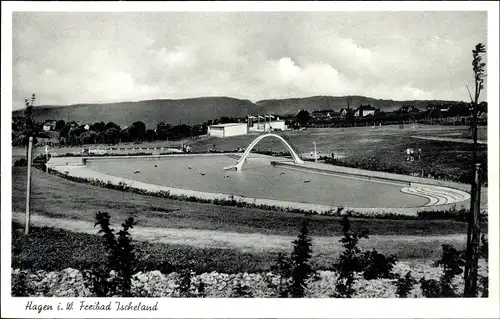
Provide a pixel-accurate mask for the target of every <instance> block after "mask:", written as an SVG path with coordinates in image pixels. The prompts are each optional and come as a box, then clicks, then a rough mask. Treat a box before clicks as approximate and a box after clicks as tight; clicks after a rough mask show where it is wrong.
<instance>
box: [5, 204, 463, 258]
mask: <svg viewBox="0 0 500 319" xmlns="http://www.w3.org/2000/svg"><path fill="white" fill-rule="evenodd" d="M24 216H25V215H24V214H23V213H20V212H14V213H13V214H12V219H13V220H15V221H17V222H19V223H23V224H24V221H25V217H24ZM30 220H31V224H32V225H36V226H41V227H43V226H47V227H55V228H62V229H66V230H69V231H74V232H82V233H87V234H93V235H95V234H97V231H98V229H97V228H94V223H92V222H89V221H83V220H75V219H63V218H53V217H47V216H42V215H32V216H31V219H30ZM112 227H113V228H115V229H118V228H120V226H119V225H118V224H113V225H112ZM130 233H131V235H132V236H133V238H134V239H135V240H138V241H143V242H150V243H160V244H178V245H190V246H195V247H200V248H236V249H239V250H241V251H244V252H245V251H246V252H250V251H252V252H259V251H282V250H290V249H291V248H292V241H293V240H295V239H296V237H294V236H282V235H265V234H260V233H235V232H222V231H216V230H200V229H190V228H187V229H180V228H156V227H142V226H137V227H134V228H133V229H132V230H131V231H130ZM340 238H341V237H340V236H331V237H313V244H314V246H315V250H317V251H325V250H326V251H329V252H340V251H341V250H342V246H341V245H340V243H339V240H340ZM465 241H466V235H465V234H452V235H445V236H416V235H373V236H370V239H369V240H368V241H366V242H365V243H360V245H361V246H364V248H367V249H372V248H376V249H378V250H380V249H382V250H386V249H390V248H391V247H398V248H401V247H405V248H406V249H411V248H410V247H418V246H419V245H422V244H426V243H427V244H433V245H434V243H435V245H436V246H437V247H439V245H441V244H444V243H452V244H454V245H463V244H465ZM384 248H385V249H384Z"/></svg>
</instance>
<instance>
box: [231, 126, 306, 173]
mask: <svg viewBox="0 0 500 319" xmlns="http://www.w3.org/2000/svg"><path fill="white" fill-rule="evenodd" d="M266 137H276V138H277V139H279V140H280V141H281V142H283V144H284V145H285V146H286V148H287V149H288V151H290V154H291V155H292V158H293V161H294V162H295V163H297V164H303V163H304V161H303V160H302V159H301V158H300V156H299V154H297V153H296V152H295V151H294V149H293V147H292V145H291V144H290V142H289V141H287V140H286V139H285V138H283V137H282V136H280V135H277V134H273V133H267V134H263V135H260V136H259V137H257V138H256V139H255V140H253V142H252V143H250V145H248V147H247V149H246V150H245V153H243V155H242V156H241V157H240V159H239V160H238V162H236V164H233V165H231V166H228V167H224V169H226V170H229V169H236V170H237V171H239V170H241V167H242V166H243V163H245V160H246V159H247V157H248V154H250V152H251V151H252V149H253V148H254V147H255V145H257V143H259V142H260V141H261V140H262V139H264V138H266Z"/></svg>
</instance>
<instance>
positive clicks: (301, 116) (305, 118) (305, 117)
mask: <svg viewBox="0 0 500 319" xmlns="http://www.w3.org/2000/svg"><path fill="white" fill-rule="evenodd" d="M310 120H311V115H310V114H309V112H308V111H307V110H301V111H299V113H297V122H299V123H300V125H302V126H307V123H309V121H310Z"/></svg>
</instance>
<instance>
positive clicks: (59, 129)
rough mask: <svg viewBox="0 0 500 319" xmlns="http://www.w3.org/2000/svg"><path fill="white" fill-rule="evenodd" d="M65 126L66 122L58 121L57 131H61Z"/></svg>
mask: <svg viewBox="0 0 500 319" xmlns="http://www.w3.org/2000/svg"><path fill="white" fill-rule="evenodd" d="M65 125H66V122H64V120H58V121H56V131H61V130H62V129H63V127H64V126H65Z"/></svg>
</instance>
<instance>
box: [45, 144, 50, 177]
mask: <svg viewBox="0 0 500 319" xmlns="http://www.w3.org/2000/svg"><path fill="white" fill-rule="evenodd" d="M48 161H49V147H48V146H47V145H45V173H48V172H49V166H48V165H47V163H48Z"/></svg>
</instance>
